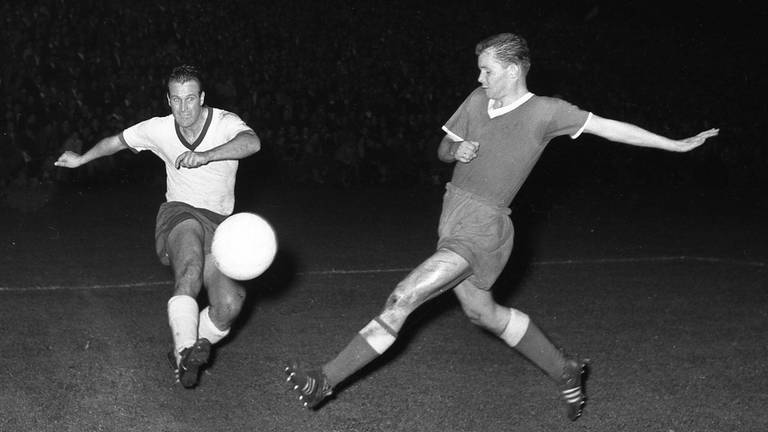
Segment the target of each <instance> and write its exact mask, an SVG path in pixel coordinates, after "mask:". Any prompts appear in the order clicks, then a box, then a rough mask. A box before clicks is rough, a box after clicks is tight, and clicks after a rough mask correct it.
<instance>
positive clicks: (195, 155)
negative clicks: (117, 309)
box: [55, 65, 261, 388]
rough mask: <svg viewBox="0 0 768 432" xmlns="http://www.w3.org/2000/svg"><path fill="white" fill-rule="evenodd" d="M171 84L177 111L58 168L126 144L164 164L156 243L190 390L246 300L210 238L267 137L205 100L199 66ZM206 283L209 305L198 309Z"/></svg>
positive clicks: (175, 358)
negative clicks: (168, 279) (241, 165)
mask: <svg viewBox="0 0 768 432" xmlns="http://www.w3.org/2000/svg"><path fill="white" fill-rule="evenodd" d="M167 85H168V93H167V99H168V106H169V107H170V108H171V114H169V115H167V116H165V117H155V118H151V119H148V120H145V121H142V122H140V123H138V124H136V125H134V126H131V127H129V128H128V129H126V130H124V131H123V132H122V133H120V134H117V135H114V136H110V137H106V138H104V139H102V140H100V141H99V142H98V143H96V145H94V146H93V147H92V148H91V149H90V150H88V151H87V152H85V153H84V154H82V155H81V154H78V153H74V152H71V151H66V152H64V153H63V154H62V155H61V156H60V157H59V158H58V160H57V161H56V162H55V165H56V166H60V167H68V168H76V167H79V166H81V165H83V164H86V163H88V162H90V161H92V160H94V159H97V158H100V157H104V156H108V155H112V154H115V153H117V152H119V151H121V150H124V149H130V150H131V151H133V152H139V151H143V150H149V151H151V152H152V153H154V154H155V155H157V156H158V157H159V158H160V159H161V160H162V161H163V162H164V163H165V172H166V202H164V203H163V204H161V206H160V209H159V210H158V214H157V221H156V227H155V246H156V251H157V255H158V257H159V259H160V262H162V263H163V264H164V265H169V266H170V267H171V269H172V271H173V275H174V278H175V284H174V289H173V295H172V297H171V298H170V300H169V301H168V321H169V325H170V328H171V333H172V336H173V345H174V348H173V350H172V351H171V352H170V353H169V355H168V356H169V360H170V361H171V363H172V365H173V366H174V369H175V370H176V372H177V374H178V379H179V381H180V382H181V384H182V385H183V386H184V387H187V388H191V387H194V386H196V385H197V382H198V379H199V372H200V370H201V367H202V366H203V365H205V364H206V363H207V362H208V359H209V356H210V351H211V345H213V344H215V343H216V342H218V341H220V340H221V339H223V338H224V337H225V336H226V335H227V334H228V333H229V331H230V327H231V325H232V323H233V322H234V320H235V318H237V315H238V314H239V313H240V310H241V308H242V305H243V302H244V300H245V290H244V289H243V287H242V286H241V285H240V284H239V283H237V282H236V281H234V280H232V279H230V278H228V277H226V276H225V275H223V274H222V273H221V272H220V271H219V270H218V268H217V267H216V265H214V263H213V261H212V257H211V239H212V237H213V232H214V231H215V229H216V227H217V226H218V224H219V223H221V222H222V221H223V220H224V219H225V218H226V217H227V216H228V215H230V214H231V213H232V211H233V208H234V204H235V175H236V173H237V167H238V160H239V159H243V158H245V157H248V156H250V155H252V154H254V153H256V152H258V151H259V150H260V149H261V142H260V140H259V137H258V136H257V135H256V133H255V132H254V131H253V130H252V129H251V128H250V127H249V126H248V125H246V124H245V123H244V122H243V121H242V120H241V119H240V117H238V116H237V115H236V114H233V113H231V112H227V111H224V110H220V109H217V108H212V107H209V106H206V105H205V92H204V91H203V81H202V78H201V75H200V73H199V72H198V70H197V69H196V68H195V67H194V66H187V65H185V66H179V67H176V68H174V69H173V71H172V72H171V74H170V75H169V77H168V80H167ZM203 287H205V289H206V291H207V295H208V299H209V302H208V303H209V304H208V305H207V306H206V307H205V308H204V309H203V310H200V306H199V305H198V302H197V297H198V294H199V293H200V291H201V289H202V288H203Z"/></svg>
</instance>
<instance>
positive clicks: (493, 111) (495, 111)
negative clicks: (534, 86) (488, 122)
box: [488, 92, 533, 118]
mask: <svg viewBox="0 0 768 432" xmlns="http://www.w3.org/2000/svg"><path fill="white" fill-rule="evenodd" d="M532 97H533V93H531V92H528V93H526V94H524V95H523V96H521V97H520V98H519V99H518V100H516V101H514V102H512V103H511V104H509V105H505V106H503V107H501V108H493V102H494V99H488V117H490V118H494V117H498V116H500V115H504V114H506V113H508V112H510V111H512V110H513V109H515V108H517V107H519V106H520V105H522V104H524V103H525V102H526V101H528V99H530V98H532Z"/></svg>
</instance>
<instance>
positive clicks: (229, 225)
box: [211, 212, 277, 281]
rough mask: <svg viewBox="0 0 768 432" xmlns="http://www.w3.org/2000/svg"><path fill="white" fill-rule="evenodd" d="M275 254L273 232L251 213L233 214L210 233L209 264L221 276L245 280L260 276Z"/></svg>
mask: <svg viewBox="0 0 768 432" xmlns="http://www.w3.org/2000/svg"><path fill="white" fill-rule="evenodd" d="M276 252H277V237H276V236H275V232H274V230H272V227H271V226H270V225H269V223H268V222H267V221H266V220H264V219H263V218H262V217H261V216H259V215H257V214H254V213H248V212H243V213H235V214H233V215H231V216H229V217H228V218H226V219H224V221H223V222H222V223H221V224H219V226H218V228H216V231H215V232H214V233H213V242H212V244H211V254H213V261H214V263H215V264H216V266H217V267H218V268H219V270H221V272H222V273H224V274H225V275H226V276H228V277H230V278H232V279H235V280H241V281H242V280H249V279H253V278H255V277H256V276H259V275H260V274H262V273H264V271H266V270H267V268H269V266H270V265H271V264H272V261H273V260H274V259H275V253H276Z"/></svg>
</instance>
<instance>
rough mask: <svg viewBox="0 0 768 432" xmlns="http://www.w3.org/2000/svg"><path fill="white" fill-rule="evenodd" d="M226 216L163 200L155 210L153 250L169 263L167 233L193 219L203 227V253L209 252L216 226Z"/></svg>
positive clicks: (165, 262)
mask: <svg viewBox="0 0 768 432" xmlns="http://www.w3.org/2000/svg"><path fill="white" fill-rule="evenodd" d="M226 218H227V217H226V216H224V215H221V214H218V213H215V212H212V211H210V210H206V209H201V208H197V207H192V206H191V205H189V204H185V203H183V202H179V201H170V202H165V203H163V204H161V205H160V209H159V210H158V211H157V221H156V222H155V251H156V252H157V257H158V258H160V262H161V263H163V265H170V264H171V262H170V259H169V257H168V234H170V232H171V230H173V228H174V227H175V226H176V225H178V224H179V223H181V222H184V221H185V220H187V219H195V220H197V221H198V222H200V225H201V226H202V227H203V236H204V239H203V244H204V251H205V254H206V255H207V254H209V253H211V242H212V241H213V233H214V231H216V227H217V226H219V224H220V223H221V222H222V221H223V220H224V219H226Z"/></svg>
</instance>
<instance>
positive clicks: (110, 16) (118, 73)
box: [0, 0, 716, 186]
mask: <svg viewBox="0 0 768 432" xmlns="http://www.w3.org/2000/svg"><path fill="white" fill-rule="evenodd" d="M264 3H269V4H264ZM415 3H417V4H418V3H419V2H415ZM431 3H433V2H424V5H423V6H418V7H413V6H411V7H409V8H405V9H399V8H398V7H394V6H393V7H391V8H388V9H387V10H386V14H385V13H384V12H383V10H382V7H381V6H379V10H376V11H370V10H367V9H366V8H367V6H365V5H367V4H368V3H366V2H354V1H351V0H350V1H344V0H334V1H329V2H309V1H307V2H296V1H277V2H254V1H245V0H241V1H236V0H232V1H223V2H196V1H185V2H175V1H172V0H159V1H150V0H133V1H114V2H113V1H109V2H96V1H94V2H69V1H66V0H30V1H28V2H23V3H21V2H20V3H19V4H17V3H16V2H4V3H3V4H2V5H0V21H2V25H0V39H2V41H3V43H2V44H0V49H1V50H2V55H3V59H4V61H3V62H0V105H1V106H3V108H4V113H5V116H4V118H3V123H2V125H0V164H2V166H1V167H0V169H1V170H2V171H1V172H2V173H3V177H2V180H3V182H4V183H7V182H10V181H16V180H18V179H19V178H23V179H30V178H32V179H36V180H37V181H59V182H62V181H92V182H110V181H126V182H130V181H148V182H151V181H156V180H157V177H162V175H163V173H162V170H161V169H159V168H158V166H157V165H147V164H146V160H145V159H142V158H137V157H135V156H134V155H132V154H130V153H129V152H121V153H126V154H118V155H116V156H115V157H113V158H105V159H104V160H99V161H98V162H97V163H93V164H91V166H89V167H88V168H87V169H82V170H77V171H67V170H65V169H60V168H55V167H54V166H53V160H54V159H55V158H56V157H57V156H58V155H59V154H60V153H61V152H62V151H63V150H65V149H70V150H74V151H84V150H87V149H88V148H89V147H90V146H92V145H93V144H94V143H96V142H97V141H98V139H100V138H102V137H104V136H107V135H110V134H114V133H117V132H120V131H121V130H122V129H124V128H125V127H128V126H130V125H132V124H134V123H136V122H138V121H141V120H144V119H146V118H149V117H152V116H160V115H166V114H168V113H169V110H168V107H167V103H166V100H165V86H164V80H165V78H166V76H167V74H168V72H169V71H170V69H171V68H172V67H173V66H175V65H177V64H181V63H192V64H196V65H198V66H199V67H200V68H201V69H202V70H203V71H204V73H205V82H204V87H205V90H206V96H207V97H206V102H207V103H208V104H209V105H211V106H216V107H219V108H224V109H228V110H231V111H234V112H236V113H238V114H239V115H240V116H241V117H242V118H243V119H244V120H245V121H246V122H247V123H248V124H249V125H251V126H252V127H253V128H254V130H256V131H257V133H258V134H259V136H260V137H261V139H262V143H263V151H262V153H260V155H258V156H257V157H256V159H258V162H254V163H253V164H252V165H249V169H250V170H252V171H249V172H246V173H243V175H249V176H263V177H264V178H269V179H271V180H275V181H281V182H295V183H322V184H334V185H341V186H352V185H380V184H388V185H409V184H439V183H441V182H442V181H444V180H445V176H446V172H447V171H446V166H445V165H444V164H441V163H439V162H438V161H437V158H436V156H435V154H436V147H437V144H438V142H439V140H440V139H441V138H442V133H441V131H440V127H441V125H442V124H443V123H444V122H445V121H446V120H447V118H448V117H449V116H450V115H451V114H452V112H453V110H455V108H456V107H457V106H458V104H459V103H460V102H461V101H462V100H463V98H464V97H465V96H466V94H468V92H469V91H471V90H472V88H473V87H474V85H475V76H476V68H475V65H474V54H473V44H474V42H476V39H477V38H478V37H480V36H486V35H487V34H486V33H491V32H492V31H495V30H497V29H498V26H490V25H489V26H487V30H486V28H485V27H483V28H480V29H478V28H476V27H477V26H476V25H475V26H473V25H472V23H476V22H483V20H485V21H487V22H491V21H492V18H494V17H493V16H492V15H493V13H494V11H478V12H477V15H476V16H469V15H467V16H463V17H453V21H452V22H451V23H452V24H453V25H454V27H452V28H450V29H446V28H444V27H445V25H446V22H447V21H446V17H447V16H450V15H451V14H452V13H453V12H452V11H451V10H450V8H449V7H448V8H446V7H441V5H434V6H429V4H431ZM448 3H449V4H450V2H448ZM502 3H503V2H502ZM443 6H444V5H443ZM495 18H496V19H499V17H495ZM545 24H547V23H545ZM548 25H549V26H547V25H543V26H542V28H543V29H544V30H547V31H552V30H553V28H554V27H557V26H558V25H557V24H556V23H555V24H553V23H549V24H548ZM468 28H469V29H470V30H467V29H468ZM491 29H493V30H491ZM544 30H541V31H544ZM436 35H441V36H440V39H439V40H438V39H436V38H437V36H436ZM550 36H551V37H550V38H549V39H548V40H551V41H552V43H551V45H550V46H549V47H547V46H545V47H542V46H541V44H540V45H539V48H538V49H539V50H540V51H539V52H540V53H541V54H539V56H538V58H535V60H536V61H538V62H539V63H534V71H533V72H532V74H534V75H535V74H536V73H540V75H539V77H540V78H539V82H540V83H541V84H540V85H541V86H542V87H544V93H545V94H546V93H550V94H552V93H554V92H557V91H566V90H565V89H566V88H567V89H568V90H567V92H568V93H566V94H564V96H566V97H567V98H568V99H574V102H575V103H578V104H579V105H583V106H585V107H587V108H588V109H589V108H595V109H598V110H599V111H601V112H606V113H608V114H615V115H617V116H618V117H622V116H623V115H624V114H625V113H626V112H629V111H631V110H632V109H636V112H635V115H636V116H637V115H643V113H647V112H651V110H650V109H649V108H647V107H646V108H645V109H644V110H643V109H637V108H638V106H637V105H629V102H628V101H629V100H631V95H628V94H626V93H622V92H626V91H627V85H626V83H623V82H622V81H621V80H620V79H618V78H617V79H616V80H615V81H614V82H610V83H607V84H609V85H610V86H612V87H611V91H610V92H601V93H598V92H594V91H593V86H594V83H587V82H584V80H578V79H570V80H569V79H568V78H563V79H562V80H561V79H560V78H557V79H552V81H551V83H552V84H551V85H549V84H550V83H546V82H544V81H545V80H546V79H547V72H548V71H554V72H558V71H562V72H564V75H565V76H566V77H567V76H569V75H572V74H571V73H570V72H573V71H574V70H576V71H578V70H579V69H583V68H584V67H586V66H587V65H585V64H579V63H574V62H573V60H572V59H573V58H574V56H573V55H571V56H570V57H568V58H569V59H570V60H568V61H564V62H563V63H558V61H557V56H558V54H559V53H562V52H565V51H566V50H568V49H580V48H582V46H581V45H583V44H587V43H588V42H587V41H577V40H574V39H575V38H570V39H569V37H570V36H569V32H568V28H564V27H563V26H562V25H560V26H559V27H558V31H557V32H554V31H553V32H552V34H551V35H550ZM557 43H560V44H566V43H567V44H569V45H568V46H563V45H559V48H558V45H556V44H557ZM584 61H585V62H587V61H595V58H589V57H584ZM596 67H597V66H596ZM554 72H553V74H554ZM577 75H578V74H577ZM581 76H582V77H583V73H582V75H581ZM558 84H562V85H558ZM560 95H563V93H560ZM638 103H640V102H638ZM641 108H642V107H641ZM696 114H697V115H698V114H701V113H700V112H697V113H696ZM659 117H660V118H663V113H660V114H659ZM624 118H626V117H624ZM628 119H629V120H633V121H637V120H638V118H637V117H635V118H628ZM640 120H643V119H640ZM650 120H651V121H649V122H646V125H647V126H649V127H653V126H657V127H656V129H657V130H658V129H659V127H658V126H659V124H660V123H655V124H654V122H653V121H654V120H656V119H650ZM637 122H638V123H641V124H642V122H641V121H637ZM648 123H651V124H648ZM682 126H683V125H680V124H675V125H670V128H673V129H676V130H681V129H682V130H684V131H685V132H688V131H690V132H694V131H698V130H700V129H704V127H705V126H707V127H708V126H709V125H699V124H697V125H695V126H693V127H690V128H689V127H682ZM712 126H716V125H712ZM660 132H662V133H664V132H667V131H666V130H664V129H663V128H662V130H660ZM679 133H680V132H678V134H679ZM107 159H109V160H107ZM644 169H647V167H644Z"/></svg>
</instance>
